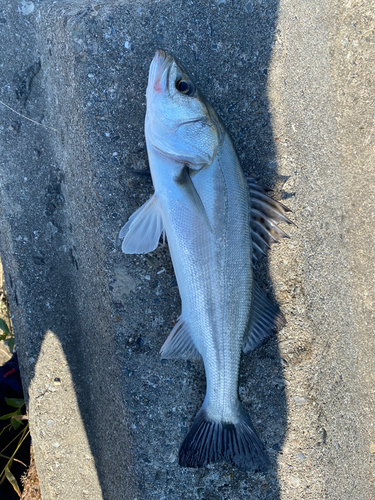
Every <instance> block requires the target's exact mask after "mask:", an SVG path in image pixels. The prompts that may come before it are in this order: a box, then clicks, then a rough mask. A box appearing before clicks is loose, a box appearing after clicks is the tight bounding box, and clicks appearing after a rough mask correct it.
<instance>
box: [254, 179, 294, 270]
mask: <svg viewBox="0 0 375 500" xmlns="http://www.w3.org/2000/svg"><path fill="white" fill-rule="evenodd" d="M247 183H248V186H249V190H250V203H251V209H250V211H251V239H252V242H253V259H254V261H255V262H256V261H258V260H259V259H260V258H261V257H262V255H265V254H266V252H267V249H268V248H269V247H270V245H271V244H272V243H277V242H278V241H279V240H280V239H281V238H289V236H288V235H287V234H286V233H285V232H284V231H283V230H282V229H281V228H280V227H278V224H279V223H280V222H284V223H286V224H291V225H293V226H295V224H294V222H292V221H291V220H290V219H289V218H288V217H287V216H286V214H287V213H288V212H291V210H290V209H289V208H288V207H286V206H285V205H283V204H282V203H280V202H279V201H276V200H274V199H273V198H271V197H270V196H268V194H267V191H266V189H264V188H263V187H262V186H260V185H259V184H258V183H257V180H256V179H255V178H254V177H248V178H247Z"/></svg>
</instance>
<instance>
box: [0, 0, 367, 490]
mask: <svg viewBox="0 0 375 500" xmlns="http://www.w3.org/2000/svg"><path fill="white" fill-rule="evenodd" d="M3 5H4V7H3V11H2V13H1V15H0V31H1V37H2V39H3V40H7V43H6V44H4V45H3V47H2V58H1V63H2V67H1V69H2V72H1V76H0V100H1V101H2V102H4V103H6V104H7V105H8V106H10V107H11V108H13V109H14V110H15V111H16V112H17V113H20V114H21V115H25V116H26V117H28V118H29V119H31V120H35V121H36V122H39V123H41V124H42V125H43V126H39V125H36V124H35V123H33V122H31V121H29V120H26V119H25V118H23V117H21V116H19V115H17V114H16V113H15V112H12V111H11V110H9V109H8V108H5V107H4V106H2V107H1V118H0V147H1V169H0V190H1V194H0V211H1V212H0V213H1V217H0V231H1V233H0V251H1V257H2V260H3V264H4V271H5V279H6V282H7V288H8V293H9V297H10V301H11V310H12V315H13V325H14V329H15V334H16V340H17V347H18V352H19V359H20V363H21V370H22V376H23V381H24V385H25V387H26V388H27V398H28V409H29V414H30V425H31V431H32V436H33V442H34V451H35V460H36V464H37V468H38V472H39V475H40V481H41V488H42V495H43V499H44V500H49V499H52V498H53V499H55V498H65V499H75V500H76V499H81V498H88V497H89V498H93V499H94V498H98V499H101V498H103V499H107V500H116V499H132V498H134V499H135V498H137V499H138V500H140V499H144V500H151V499H172V498H173V499H174V498H182V497H183V498H186V499H196V498H200V499H215V500H216V499H224V498H226V499H230V500H235V499H240V498H241V499H242V498H254V499H272V500H274V499H285V498H288V499H296V500H297V499H298V500H299V499H301V498H306V499H307V498H308V499H314V500H318V499H319V500H320V499H322V498H327V499H328V498H332V499H337V498H343V499H344V498H345V499H346V498H348V499H349V498H350V499H351V498H356V499H357V498H358V499H361V500H362V499H363V500H369V499H371V498H373V497H374V473H375V471H374V457H375V455H374V452H375V436H374V427H373V424H372V421H371V420H372V419H371V417H372V416H373V414H374V409H375V403H374V375H373V374H374V366H373V363H374V361H373V360H374V359H375V357H374V350H375V345H374V339H373V326H372V325H373V311H374V307H373V306H374V285H373V272H372V269H373V262H374V250H373V249H374V245H373V240H374V237H373V228H374V217H375V215H374V214H375V211H374V185H375V184H374V179H373V177H374V175H373V169H372V168H371V167H372V160H373V140H374V135H373V115H374V108H373V90H374V85H373V76H372V74H371V71H372V68H373V66H374V60H373V59H374V56H373V52H372V50H371V46H372V44H373V41H374V40H373V33H374V31H373V29H374V19H373V14H372V13H371V9H370V7H371V5H370V2H367V3H366V2H354V1H353V2H351V1H349V2H346V4H341V3H335V2H333V1H332V2H318V3H316V2H314V3H313V4H312V3H311V2H286V1H281V2H280V3H278V2H277V1H264V2H263V1H243V2H242V1H240V2H234V3H233V2H229V1H225V0H224V1H212V2H200V3H193V2H191V3H189V2H171V1H164V2H125V1H115V0H113V1H112V2H82V1H64V2H52V1H50V0H44V1H40V2H31V1H22V2H21V1H20V2H13V1H7V2H4V3H3ZM160 47H162V48H164V49H166V50H167V51H172V52H173V53H174V54H175V55H177V56H178V57H179V59H180V60H181V61H183V63H184V65H185V66H186V67H187V68H188V69H189V70H190V71H191V72H192V75H193V76H194V78H195V80H196V82H197V84H198V85H199V87H200V88H201V89H202V90H203V91H204V92H205V94H206V95H207V97H208V98H209V100H210V101H211V102H212V104H213V105H214V107H215V109H216V110H217V111H218V112H219V114H220V116H221V117H222V118H223V120H224V122H225V124H226V125H227V127H228V130H229V132H230V134H231V136H232V138H233V141H234V143H235V146H236V149H237V151H238V153H239V157H240V159H241V161H242V163H243V167H244V170H245V171H246V172H249V173H251V174H254V175H256V176H260V177H261V180H262V183H263V184H264V185H266V186H269V187H274V188H275V195H276V196H277V197H278V198H279V199H283V200H285V203H286V204H288V205H289V206H290V207H291V208H292V209H293V210H294V218H295V221H296V223H297V224H298V228H296V229H293V230H292V231H291V236H292V238H291V240H288V241H287V242H283V243H282V244H281V245H279V246H278V247H277V248H276V249H274V250H272V252H271V253H270V255H269V257H268V258H267V259H266V260H265V261H264V262H262V263H261V264H260V265H259V267H258V269H257V276H258V280H259V281H260V283H261V286H262V287H263V289H265V290H267V291H268V293H269V295H270V296H274V298H275V299H277V300H278V302H279V303H280V304H281V307H282V309H283V311H284V314H285V315H286V317H287V321H288V324H287V326H286V327H285V328H284V329H283V330H282V331H281V332H280V333H279V334H278V336H277V337H275V338H274V339H271V340H270V341H269V342H268V343H267V344H266V345H265V346H263V347H261V348H260V349H259V350H258V351H257V352H255V353H253V354H251V355H247V356H244V358H243V360H242V363H241V378H240V395H241V398H242V400H243V402H244V404H245V406H246V408H247V410H248V411H249V413H250V414H251V415H252V418H253V420H254V424H255V426H256V428H257V430H258V432H259V434H260V436H261V438H262V439H263V441H264V442H265V444H266V447H267V449H268V450H269V453H270V456H271V461H272V470H271V472H270V473H269V474H268V475H259V474H258V475H257V474H254V475H253V474H247V473H242V472H240V471H238V470H235V469H233V468H232V467H230V466H228V465H213V466H210V467H207V468H205V469H201V470H186V469H180V468H179V466H178V464H177V453H178V448H179V445H180V443H181V442H182V439H183V437H184V435H185V433H186V432H187V429H188V427H189V425H190V423H191V421H192V419H193V417H194V415H195V413H196V411H197V410H198V408H199V407H200V405H201V402H202V398H203V393H204V373H203V367H202V366H201V365H199V364H198V363H193V362H186V361H178V360H176V361H172V360H171V361H165V362H161V361H160V358H159V355H158V351H159V349H160V347H161V345H162V344H163V342H164V340H165V338H166V336H167V334H168V332H169V331H170V329H171V328H172V326H173V324H174V321H175V320H176V318H177V316H178V315H179V308H180V304H179V297H178V291H177V287H176V282H175V278H174V274H173V269H172V266H171V262H170V258H169V254H168V250H167V248H163V247H159V248H158V249H157V250H156V251H155V252H154V253H153V254H151V255H150V256H125V255H123V254H122V253H121V251H120V247H119V243H120V242H119V240H118V238H117V235H118V232H119V229H120V228H121V226H122V225H123V223H124V222H125V221H126V219H127V217H128V216H129V215H131V213H132V212H133V211H134V210H135V209H136V208H138V207H139V206H140V205H141V204H142V203H143V202H144V201H146V199H147V198H148V197H149V195H150V194H151V193H152V186H151V184H150V183H149V182H148V181H147V179H139V178H136V177H134V176H133V175H131V174H130V173H129V172H128V169H132V168H134V169H143V168H147V155H146V150H145V142H144V135H143V120H144V112H145V96H144V94H145V89H146V84H147V72H148V66H149V63H150V60H151V58H152V56H153V53H154V51H155V50H156V49H157V48H160ZM0 106H1V105H0ZM46 127H50V128H46Z"/></svg>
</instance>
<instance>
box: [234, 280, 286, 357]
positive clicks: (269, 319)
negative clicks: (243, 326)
mask: <svg viewBox="0 0 375 500" xmlns="http://www.w3.org/2000/svg"><path fill="white" fill-rule="evenodd" d="M285 324H286V321H285V318H284V315H283V313H282V312H281V311H280V309H279V308H278V307H277V306H276V305H274V304H272V302H271V301H270V300H269V299H268V298H267V296H266V295H265V293H264V292H262V290H261V289H260V288H259V286H258V285H257V284H256V283H254V300H253V307H252V312H251V321H250V326H249V329H248V331H247V333H246V334H245V337H244V341H243V347H242V349H243V351H244V352H248V351H253V350H254V349H256V348H257V347H258V346H260V345H261V344H263V342H265V340H266V339H267V338H268V337H269V336H270V335H272V333H274V332H275V331H278V330H281V328H283V327H284V326H285Z"/></svg>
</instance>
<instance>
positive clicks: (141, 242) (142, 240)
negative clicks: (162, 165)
mask: <svg viewBox="0 0 375 500" xmlns="http://www.w3.org/2000/svg"><path fill="white" fill-rule="evenodd" d="M163 232H165V230H164V222H163V212H162V208H161V205H160V202H159V199H158V197H157V196H156V195H155V194H154V195H153V196H152V197H151V198H150V199H149V200H148V201H146V203H145V204H144V205H142V206H141V207H140V208H138V210H137V211H136V212H134V214H133V215H131V216H130V217H129V220H128V222H127V223H126V224H125V226H124V227H123V228H122V229H121V231H120V238H124V241H123V242H122V247H121V248H122V251H123V252H124V253H128V254H135V253H148V252H152V251H153V250H155V248H156V247H157V246H158V244H159V240H160V235H161V233H163Z"/></svg>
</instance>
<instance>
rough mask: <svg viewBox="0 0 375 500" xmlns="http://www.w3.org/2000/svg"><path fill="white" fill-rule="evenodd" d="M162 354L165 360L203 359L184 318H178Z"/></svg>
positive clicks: (162, 349)
mask: <svg viewBox="0 0 375 500" xmlns="http://www.w3.org/2000/svg"><path fill="white" fill-rule="evenodd" d="M160 353H161V357H162V358H163V359H174V358H180V359H201V355H200V354H199V352H198V349H197V348H196V347H195V345H194V342H193V340H192V338H191V335H190V332H189V328H188V326H187V324H186V323H185V321H184V320H183V318H182V316H180V317H179V318H178V320H177V323H176V324H175V326H174V327H173V329H172V331H171V333H170V334H169V336H168V338H167V340H166V341H165V342H164V344H163V346H162V348H161V349H160Z"/></svg>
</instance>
